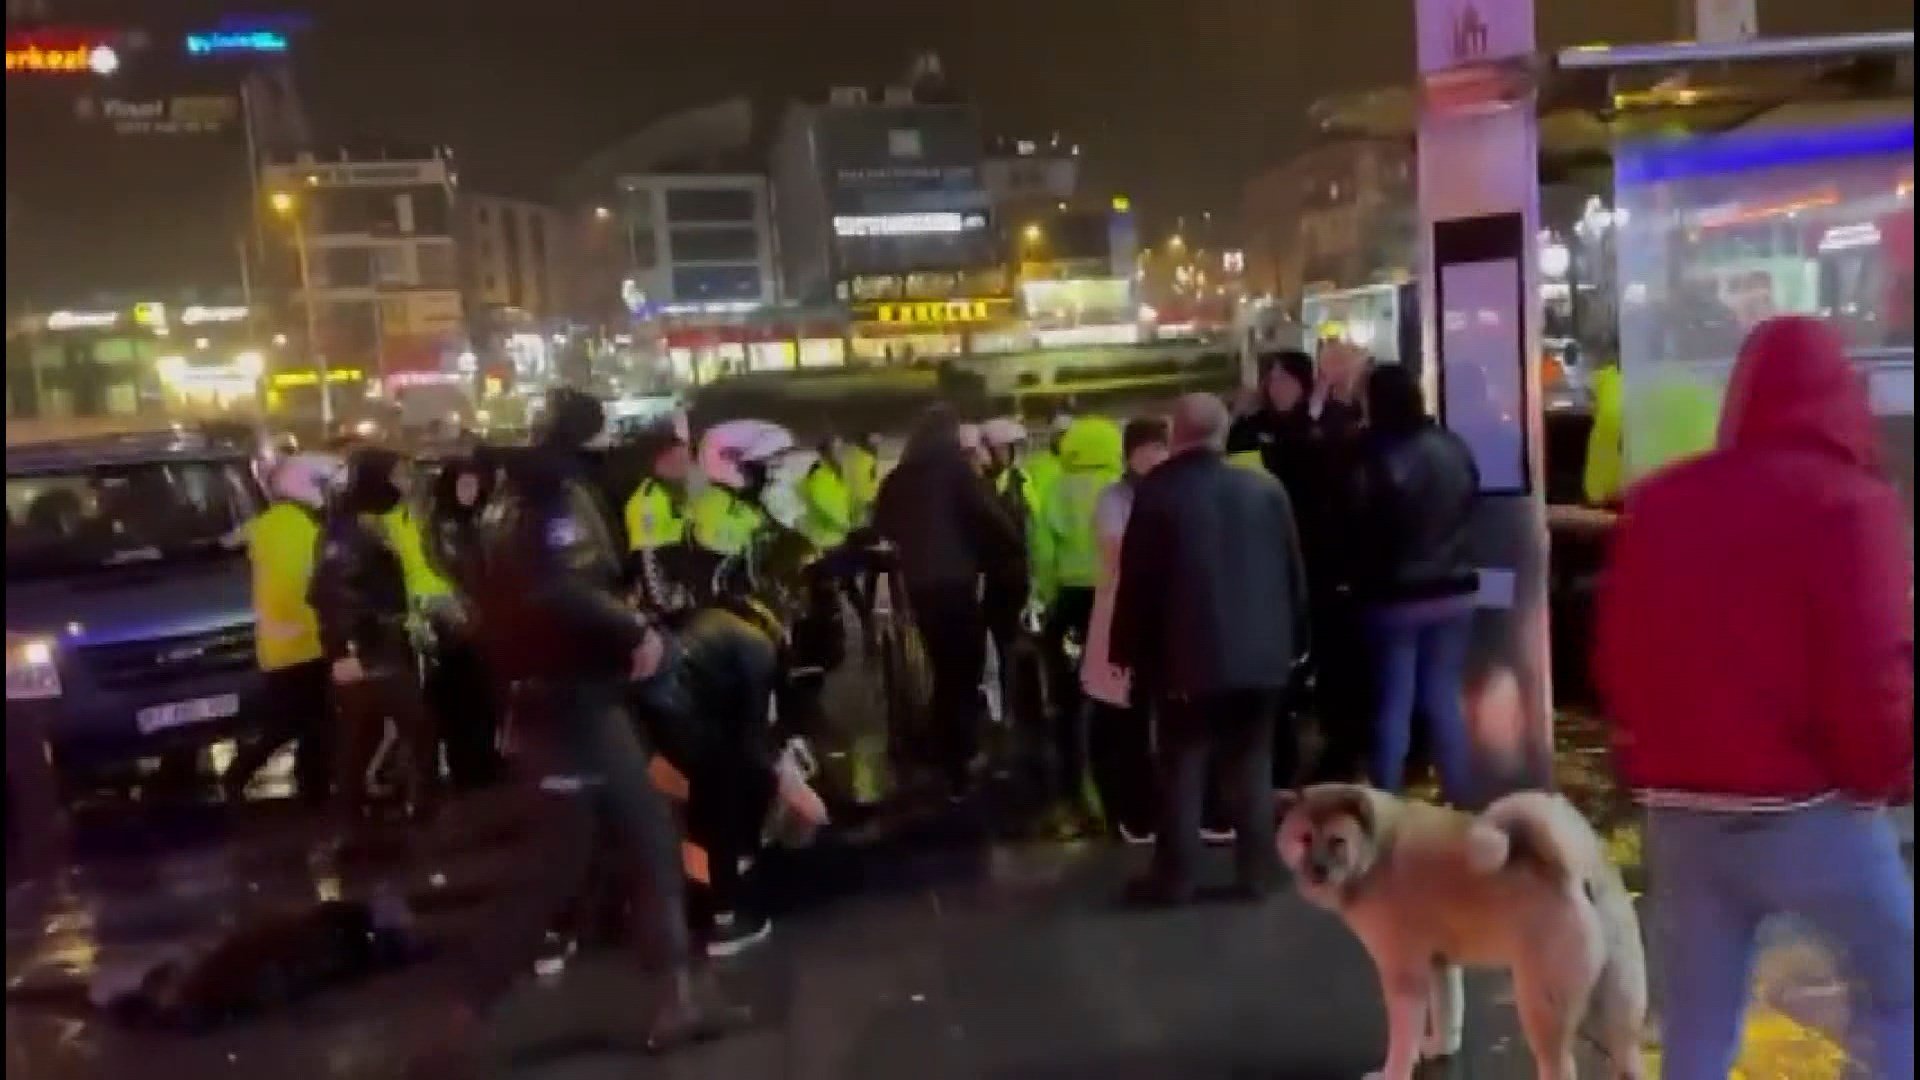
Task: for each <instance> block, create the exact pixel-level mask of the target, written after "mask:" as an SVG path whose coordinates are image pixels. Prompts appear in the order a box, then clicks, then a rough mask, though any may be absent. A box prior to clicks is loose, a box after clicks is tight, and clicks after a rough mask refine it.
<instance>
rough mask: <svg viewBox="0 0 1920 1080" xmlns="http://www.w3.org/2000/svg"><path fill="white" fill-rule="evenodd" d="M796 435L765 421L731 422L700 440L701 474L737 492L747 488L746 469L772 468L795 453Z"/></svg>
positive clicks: (708, 432) (710, 430) (712, 481)
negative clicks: (780, 459)
mask: <svg viewBox="0 0 1920 1080" xmlns="http://www.w3.org/2000/svg"><path fill="white" fill-rule="evenodd" d="M794 446H795V444H794V441H793V433H792V432H790V431H788V430H787V429H786V428H783V427H781V426H780V425H778V424H770V423H768V422H766V421H764V420H729V421H727V422H726V423H724V424H716V425H714V426H713V427H711V428H708V429H707V432H706V434H705V435H702V436H701V437H700V454H699V458H700V472H701V474H702V475H704V476H705V477H706V478H707V480H708V481H709V482H711V483H715V484H719V485H720V486H722V487H727V488H732V489H733V490H735V491H739V490H740V489H742V488H744V487H746V486H747V477H746V473H745V470H744V468H743V466H746V465H748V464H760V465H770V464H771V463H772V462H773V461H774V460H775V459H776V458H779V457H780V456H782V455H784V454H788V453H791V452H792V451H793V449H794Z"/></svg>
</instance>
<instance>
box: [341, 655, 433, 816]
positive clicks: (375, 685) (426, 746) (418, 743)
mask: <svg viewBox="0 0 1920 1080" xmlns="http://www.w3.org/2000/svg"><path fill="white" fill-rule="evenodd" d="M414 665H415V660H414V657H413V655H412V654H411V653H404V654H403V653H402V652H400V651H399V650H395V651H394V652H393V653H392V654H389V655H387V656H385V657H383V658H380V659H377V660H376V661H375V662H373V663H371V664H368V665H367V668H366V674H365V676H364V677H362V678H361V679H359V680H358V681H356V682H350V683H336V684H334V686H333V703H334V710H335V714H336V716H337V718H338V720H339V725H340V744H339V751H338V753H336V754H335V755H334V774H333V802H334V808H335V813H336V814H338V815H339V817H340V821H341V824H342V825H348V826H350V825H352V824H354V823H356V822H357V821H359V819H360V816H361V813H362V811H364V810H365V809H366V805H367V769H368V768H370V767H371V766H372V765H373V758H374V755H375V754H376V753H377V752H378V751H379V749H380V743H381V741H382V740H383V739H385V738H386V734H387V722H388V721H392V722H393V726H394V729H395V731H397V732H398V739H399V748H398V749H399V752H400V753H401V754H402V755H403V756H404V757H405V759H406V770H405V772H404V773H403V776H404V783H405V785H406V799H407V802H408V803H409V804H411V805H412V807H413V808H414V809H415V810H416V811H421V810H426V809H430V808H431V807H432V805H433V804H434V803H435V802H436V801H437V800H438V798H439V795H440V739H439V736H438V734H437V733H436V732H435V731H434V725H433V717H432V715H431V714H430V713H429V712H428V711H427V707H426V701H425V699H424V698H423V697H422V696H421V693H420V681H419V680H420V676H419V672H418V670H417V669H416V667H415V666H414Z"/></svg>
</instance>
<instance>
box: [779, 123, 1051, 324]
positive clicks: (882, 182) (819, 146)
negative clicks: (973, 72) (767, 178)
mask: <svg viewBox="0 0 1920 1080" xmlns="http://www.w3.org/2000/svg"><path fill="white" fill-rule="evenodd" d="M983 150H984V147H983V142H982V139H981V135H980V124H979V121H978V118H977V116H976V114H975V112H974V110H973V109H972V108H971V107H970V106H968V105H965V104H962V103H957V102H953V101H951V100H949V99H947V98H946V97H945V96H944V95H941V96H939V97H937V98H934V99H931V100H929V99H928V98H927V97H925V96H922V95H921V94H919V93H918V92H917V91H915V90H913V89H909V88H906V87H892V88H888V89H886V90H882V91H870V90H868V89H866V88H862V87H843V88H839V89H836V90H834V91H833V92H831V93H830V94H829V96H828V100H827V101H826V102H824V103H809V104H796V105H794V106H792V107H791V108H790V109H789V110H788V113H787V115H786V116H785V118H784V119H783V122H782V124H781V128H780V131H779V133H778V135H777V136H776V137H775V139H774V145H773V152H772V170H771V172H772V179H773V206H774V216H775V219H776V221H777V224H778V234H779V238H780V249H779V250H780V254H779V263H780V269H781V275H782V278H783V281H784V283H785V286H786V288H787V291H788V294H789V295H790V296H791V297H792V298H794V299H796V300H798V301H801V302H803V303H837V304H841V305H844V307H845V309H846V311H847V314H848V318H849V322H850V335H849V340H850V343H851V344H852V346H853V350H854V356H855V357H856V358H863V359H881V358H888V357H893V358H899V357H903V356H904V357H913V356H927V355H946V354H953V353H964V352H967V351H970V350H971V349H972V348H974V347H975V344H976V343H977V340H978V338H979V337H980V336H981V335H992V334H995V333H1004V332H1007V330H1008V324H1009V323H1010V322H1011V320H1012V319H1013V317H1014V314H1015V312H1014V305H1013V299H1012V282H1011V277H1010V275H1009V273H1008V268H1007V252H1006V248H1005V244H1004V241H1003V236H1002V233H1001V231H1000V229H999V228H998V227H997V225H996V222H995V218H994V207H993V196H992V194H991V193H990V192H989V191H988V189H987V186H986V179H985V175H984V172H983V168H982V164H983V159H984V153H983Z"/></svg>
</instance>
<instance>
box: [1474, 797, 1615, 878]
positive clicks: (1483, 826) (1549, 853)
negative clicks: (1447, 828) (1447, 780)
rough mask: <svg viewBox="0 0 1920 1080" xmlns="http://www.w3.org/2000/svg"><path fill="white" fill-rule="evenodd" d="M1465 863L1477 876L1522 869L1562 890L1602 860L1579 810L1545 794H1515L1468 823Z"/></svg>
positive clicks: (1561, 799)
mask: <svg viewBox="0 0 1920 1080" xmlns="http://www.w3.org/2000/svg"><path fill="white" fill-rule="evenodd" d="M1468 858H1469V860H1470V861H1471V863H1472V865H1473V867H1474V869H1476V870H1478V871H1480V872H1482V873H1492V872H1494V871H1498V870H1504V869H1506V868H1507V867H1508V866H1526V867H1529V868H1531V869H1534V870H1537V871H1540V872H1542V873H1544V874H1546V875H1547V876H1548V877H1549V878H1551V879H1552V880H1554V881H1555V882H1557V883H1559V884H1562V885H1567V886H1573V885H1575V884H1577V883H1584V882H1585V881H1586V880H1587V879H1588V878H1589V877H1590V876H1591V875H1592V874H1593V873H1594V871H1595V869H1596V868H1597V867H1599V866H1600V865H1601V864H1602V863H1603V862H1604V861H1605V855H1604V853H1602V852H1601V850H1600V844H1599V841H1598V840H1597V839H1595V837H1594V833H1593V828H1592V827H1591V826H1589V825H1588V824H1587V822H1586V819H1585V818H1583V817H1581V816H1580V811H1578V810H1576V809H1574V806H1573V804H1572V803H1570V802H1568V801H1567V800H1566V799H1565V798H1563V797H1561V796H1559V795H1554V794H1551V793H1549V792H1544V791H1522V792H1516V793H1515V794H1512V795H1508V796H1506V797H1505V798H1503V799H1500V800H1499V801H1497V802H1495V803H1494V804H1493V805H1492V806H1489V807H1487V809H1486V810H1485V811H1484V812H1482V813H1481V814H1480V816H1479V818H1478V819H1476V820H1475V821H1474V823H1473V827H1472V831H1471V833H1470V834H1469V843H1468Z"/></svg>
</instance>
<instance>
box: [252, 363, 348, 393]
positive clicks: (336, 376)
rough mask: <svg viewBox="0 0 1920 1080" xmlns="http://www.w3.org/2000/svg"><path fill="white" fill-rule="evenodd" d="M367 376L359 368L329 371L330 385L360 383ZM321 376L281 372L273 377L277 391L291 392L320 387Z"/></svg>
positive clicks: (308, 373)
mask: <svg viewBox="0 0 1920 1080" xmlns="http://www.w3.org/2000/svg"><path fill="white" fill-rule="evenodd" d="M363 378H365V375H364V374H363V373H362V372H361V371H360V370H359V369H358V368H331V369H329V370H328V371H327V381H328V382H330V383H346V382H359V381H360V380H361V379H363ZM318 385H320V376H319V375H318V374H316V373H314V372H312V371H281V372H276V373H275V374H274V376H273V388H274V389H275V390H290V389H293V388H295V387H300V386H318Z"/></svg>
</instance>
